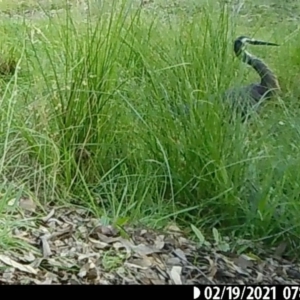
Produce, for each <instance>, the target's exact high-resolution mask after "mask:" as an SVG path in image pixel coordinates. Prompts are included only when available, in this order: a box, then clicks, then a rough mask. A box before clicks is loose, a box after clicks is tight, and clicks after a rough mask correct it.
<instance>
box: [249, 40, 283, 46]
mask: <svg viewBox="0 0 300 300" xmlns="http://www.w3.org/2000/svg"><path fill="white" fill-rule="evenodd" d="M247 42H248V43H249V44H251V45H264V46H279V45H278V44H275V43H270V42H264V41H258V40H255V39H251V40H250V39H249V40H248V41H247Z"/></svg>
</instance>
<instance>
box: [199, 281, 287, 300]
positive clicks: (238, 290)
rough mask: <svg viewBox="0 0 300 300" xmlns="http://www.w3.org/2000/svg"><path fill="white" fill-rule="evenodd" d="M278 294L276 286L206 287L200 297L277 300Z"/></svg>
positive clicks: (213, 299)
mask: <svg viewBox="0 0 300 300" xmlns="http://www.w3.org/2000/svg"><path fill="white" fill-rule="evenodd" d="M201 290H202V291H201ZM276 292H277V289H276V286H249V285H248V286H242V285H235V286H232V285H231V286H206V287H202V288H200V294H199V296H200V295H201V296H202V297H203V298H204V299H206V300H227V299H228V300H238V299H240V300H260V299H261V300H276V298H277V297H276V294H277V293H276ZM286 294H287V295H288V294H289V293H288V292H287V293H286ZM201 296H200V298H202V297H201Z"/></svg>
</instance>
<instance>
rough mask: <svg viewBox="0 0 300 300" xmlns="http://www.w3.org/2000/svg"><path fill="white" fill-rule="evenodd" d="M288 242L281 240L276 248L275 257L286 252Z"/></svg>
mask: <svg viewBox="0 0 300 300" xmlns="http://www.w3.org/2000/svg"><path fill="white" fill-rule="evenodd" d="M287 245H288V244H287V242H281V243H280V244H279V245H278V246H277V248H276V250H275V254H274V256H275V257H282V255H283V254H284V252H285V250H286V248H287Z"/></svg>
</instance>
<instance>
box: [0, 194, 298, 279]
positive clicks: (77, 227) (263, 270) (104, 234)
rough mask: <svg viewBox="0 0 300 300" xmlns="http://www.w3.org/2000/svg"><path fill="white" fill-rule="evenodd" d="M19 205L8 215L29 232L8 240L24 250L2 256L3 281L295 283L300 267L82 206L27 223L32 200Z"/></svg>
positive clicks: (32, 209) (0, 275) (54, 211)
mask: <svg viewBox="0 0 300 300" xmlns="http://www.w3.org/2000/svg"><path fill="white" fill-rule="evenodd" d="M20 206H21V208H23V209H22V210H21V211H20V212H21V213H20V214H18V215H15V218H23V219H24V218H27V220H30V219H31V222H30V223H29V224H30V228H24V227H23V226H22V225H20V228H15V229H14V230H13V231H12V232H11V237H10V238H11V239H12V241H15V243H16V244H17V242H16V241H18V240H19V241H20V242H23V243H24V242H25V244H27V247H24V244H23V247H20V248H16V247H15V248H14V249H15V250H12V249H13V248H10V250H9V251H7V252H3V251H1V252H2V253H1V254H0V261H1V265H2V267H1V269H0V283H2V284H12V283H14V284H16V283H22V284H218V283H228V284H244V283H247V284H250V283H259V284H278V283H280V284H300V264H293V263H291V262H288V261H286V260H284V259H282V258H279V257H277V258H275V257H269V258H266V259H260V258H258V257H256V258H253V257H249V256H246V255H241V256H238V255H235V254H233V253H222V252H220V251H218V250H217V249H214V248H213V247H209V246H201V247H198V246H197V244H195V243H194V242H193V241H191V240H189V239H187V238H186V237H185V236H184V234H183V233H182V232H181V231H180V230H179V228H178V227H176V226H175V225H171V226H169V227H168V228H166V229H165V230H164V233H161V232H155V231H152V230H148V229H134V228H124V229H121V230H117V229H114V228H112V227H111V226H104V225H102V224H101V223H100V222H99V220H98V219H95V218H92V217H90V216H88V214H87V212H86V211H84V210H82V209H72V208H58V209H50V210H49V213H48V215H44V216H40V217H37V218H33V216H34V214H36V212H35V206H34V204H33V203H31V202H30V201H28V200H24V199H23V200H22V201H21V202H20ZM24 209H25V210H24ZM20 224H21V223H20ZM272 252H273V253H275V252H274V251H272ZM262 256H263V255H260V257H262Z"/></svg>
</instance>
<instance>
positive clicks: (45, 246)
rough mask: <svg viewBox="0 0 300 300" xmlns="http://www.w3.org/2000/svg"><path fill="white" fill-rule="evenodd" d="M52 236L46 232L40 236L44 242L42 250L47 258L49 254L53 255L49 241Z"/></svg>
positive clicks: (42, 242)
mask: <svg viewBox="0 0 300 300" xmlns="http://www.w3.org/2000/svg"><path fill="white" fill-rule="evenodd" d="M50 237H51V235H50V234H45V235H43V236H41V237H40V241H41V244H42V252H43V257H44V258H47V257H49V256H51V255H52V252H51V249H50V246H49V243H48V239H49V238H50Z"/></svg>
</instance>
